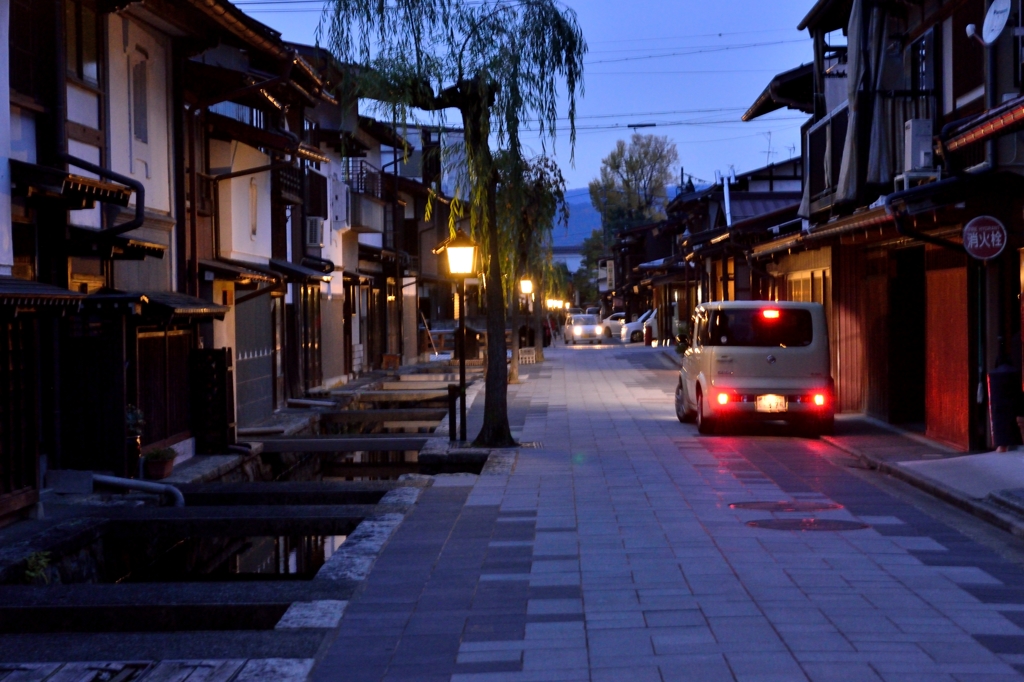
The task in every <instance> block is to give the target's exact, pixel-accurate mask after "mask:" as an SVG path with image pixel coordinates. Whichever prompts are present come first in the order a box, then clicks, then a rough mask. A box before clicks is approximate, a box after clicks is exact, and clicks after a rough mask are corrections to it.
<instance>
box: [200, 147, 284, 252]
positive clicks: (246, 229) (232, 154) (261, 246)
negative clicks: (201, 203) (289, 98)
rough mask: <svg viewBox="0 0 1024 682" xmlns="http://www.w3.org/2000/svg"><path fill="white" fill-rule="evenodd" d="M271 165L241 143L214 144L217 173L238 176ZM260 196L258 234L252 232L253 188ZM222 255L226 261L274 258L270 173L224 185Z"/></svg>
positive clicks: (213, 161) (213, 166)
mask: <svg viewBox="0 0 1024 682" xmlns="http://www.w3.org/2000/svg"><path fill="white" fill-rule="evenodd" d="M269 163H270V157H269V156H267V155H266V154H264V153H262V152H260V151H259V150H257V149H253V148H252V147H250V146H248V145H245V144H242V143H240V142H222V141H219V140H214V141H211V142H210V166H211V170H212V172H213V173H214V174H221V173H234V172H238V171H242V170H247V169H250V168H256V167H258V166H265V165H267V164H269ZM251 182H255V185H256V194H257V210H256V235H255V236H253V235H252V234H251V230H250V210H249V186H250V183H251ZM219 219H220V232H219V235H220V252H221V255H222V256H224V257H225V258H231V259H237V260H241V261H248V262H250V263H266V262H268V261H269V260H270V256H271V253H272V251H271V236H270V171H262V172H260V173H254V174H252V175H244V176H242V177H239V178H233V179H231V180H224V181H222V182H221V183H220V212H219Z"/></svg>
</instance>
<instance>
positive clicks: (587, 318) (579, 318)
mask: <svg viewBox="0 0 1024 682" xmlns="http://www.w3.org/2000/svg"><path fill="white" fill-rule="evenodd" d="M572 323H573V324H597V318H596V317H594V316H593V315H573V317H572Z"/></svg>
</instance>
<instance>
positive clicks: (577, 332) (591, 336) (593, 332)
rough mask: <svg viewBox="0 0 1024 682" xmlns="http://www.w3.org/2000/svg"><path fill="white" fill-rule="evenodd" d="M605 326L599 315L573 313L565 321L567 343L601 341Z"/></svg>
mask: <svg viewBox="0 0 1024 682" xmlns="http://www.w3.org/2000/svg"><path fill="white" fill-rule="evenodd" d="M603 336H604V327H603V326H602V325H601V321H600V320H598V319H597V315H573V316H571V317H570V318H569V319H568V320H566V322H565V343H566V345H569V344H570V343H571V344H573V345H576V344H577V343H583V342H584V341H586V342H587V343H601V338H602V337H603Z"/></svg>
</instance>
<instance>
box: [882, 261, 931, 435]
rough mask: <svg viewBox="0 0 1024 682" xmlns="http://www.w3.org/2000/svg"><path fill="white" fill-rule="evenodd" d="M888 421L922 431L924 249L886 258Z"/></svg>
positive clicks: (923, 397) (924, 326) (924, 322)
mask: <svg viewBox="0 0 1024 682" xmlns="http://www.w3.org/2000/svg"><path fill="white" fill-rule="evenodd" d="M889 258H890V260H889V267H890V275H891V276H890V279H889V363H888V364H889V381H888V384H889V421H890V422H891V423H893V424H904V425H915V424H918V425H920V427H921V430H923V429H924V421H925V360H926V356H925V352H924V348H925V331H926V320H925V309H926V308H925V274H924V248H920V247H918V248H910V249H900V250H895V251H892V252H891V253H890V256H889Z"/></svg>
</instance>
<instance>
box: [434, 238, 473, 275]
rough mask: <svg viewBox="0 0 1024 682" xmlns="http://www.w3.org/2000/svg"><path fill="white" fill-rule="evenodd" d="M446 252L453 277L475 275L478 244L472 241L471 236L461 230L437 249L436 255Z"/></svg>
mask: <svg viewBox="0 0 1024 682" xmlns="http://www.w3.org/2000/svg"><path fill="white" fill-rule="evenodd" d="M441 251H445V252H446V253H447V254H448V272H450V273H451V274H453V275H471V274H473V264H474V263H475V261H476V242H474V241H473V240H472V239H470V237H469V235H468V234H466V233H465V232H463V231H462V228H459V229H458V230H456V231H455V236H454V237H452V238H451V239H449V240H448V241H446V242H444V243H443V244H441V245H440V246H438V247H437V248H436V249H434V253H435V254H439V253H441Z"/></svg>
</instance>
